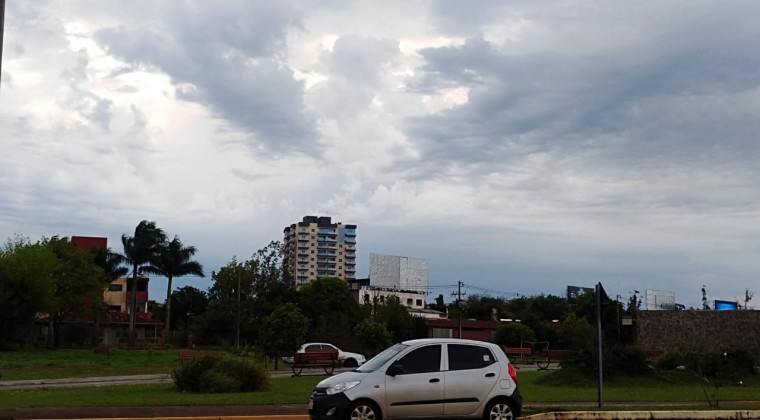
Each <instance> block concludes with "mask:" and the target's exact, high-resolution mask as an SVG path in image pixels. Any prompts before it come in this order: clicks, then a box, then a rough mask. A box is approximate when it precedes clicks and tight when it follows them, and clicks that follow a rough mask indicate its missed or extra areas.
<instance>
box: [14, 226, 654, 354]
mask: <svg viewBox="0 0 760 420" xmlns="http://www.w3.org/2000/svg"><path fill="white" fill-rule="evenodd" d="M121 245H122V252H121V253H119V252H116V251H114V250H112V249H96V250H93V251H92V252H85V251H82V250H79V249H78V248H76V247H75V246H74V245H73V244H72V243H71V241H70V240H69V239H68V238H61V237H53V238H49V239H47V238H43V239H42V240H40V241H37V242H31V241H30V240H28V239H27V238H23V237H16V238H13V239H9V240H8V241H7V243H6V244H5V245H4V247H2V249H0V303H1V304H2V311H3V316H2V317H0V346H2V348H8V347H13V346H19V345H27V344H31V343H32V342H33V338H34V337H33V334H34V331H35V329H34V325H33V321H34V319H35V317H36V316H38V315H39V314H41V313H44V314H48V315H49V317H50V322H51V325H52V328H51V330H52V336H53V344H54V345H57V343H58V341H57V340H58V336H59V333H58V331H59V329H60V327H61V326H62V325H64V324H65V323H66V322H70V321H72V320H74V319H82V318H87V319H98V317H99V316H100V315H101V314H102V313H103V312H104V311H105V310H106V306H105V303H104V302H103V290H104V288H105V287H107V285H108V284H109V283H110V282H111V281H113V280H115V279H117V278H119V277H125V276H128V277H129V278H131V279H132V281H133V283H132V284H133V285H134V284H135V280H136V279H137V278H138V277H140V276H145V275H148V274H154V275H160V276H163V277H165V278H166V279H167V298H166V300H165V302H164V303H162V304H158V303H155V302H149V306H150V308H149V311H150V312H151V313H153V316H154V318H155V319H156V320H159V321H162V322H163V323H164V331H165V334H166V335H165V343H166V344H167V345H174V346H185V345H187V344H189V343H190V341H191V340H192V343H193V344H195V345H209V346H212V345H213V346H228V347H233V346H234V347H235V348H237V349H243V350H245V349H252V348H254V347H255V348H256V349H257V350H261V351H263V352H265V353H266V354H268V355H269V356H272V357H275V356H281V355H285V354H288V353H290V352H292V351H293V350H295V348H297V347H298V346H300V344H302V343H303V342H305V341H321V342H330V343H333V344H335V345H338V346H339V347H342V348H346V349H349V350H355V351H362V352H364V353H366V354H367V355H372V354H375V353H376V352H378V351H380V350H382V349H383V348H384V347H386V346H387V345H389V344H390V343H393V342H398V341H402V340H405V339H410V338H419V337H426V336H427V335H428V330H427V326H426V325H425V322H424V319H421V318H418V317H413V316H411V315H410V314H409V313H408V311H407V309H406V308H405V307H404V305H402V304H401V302H400V300H399V299H398V298H396V297H391V298H390V299H386V300H385V301H383V302H378V301H376V300H375V301H373V302H371V304H369V305H360V303H359V300H358V299H357V298H356V297H353V296H352V295H351V292H350V291H349V288H348V284H347V282H346V281H344V280H342V279H340V278H336V277H325V278H320V279H318V280H316V281H314V282H312V283H310V284H308V285H305V286H303V287H301V288H296V287H295V286H294V281H293V279H292V278H291V277H290V275H289V272H288V270H287V269H286V267H287V261H286V257H285V255H284V253H283V247H282V244H281V243H280V242H277V241H273V242H271V243H270V244H268V245H267V246H265V247H264V248H262V249H260V250H258V251H256V252H254V253H253V254H252V255H251V257H249V258H248V259H246V260H244V261H238V260H237V258H236V257H233V258H232V260H231V261H230V262H229V263H227V264H226V265H224V266H223V267H221V268H219V269H218V270H215V271H212V273H211V281H212V285H211V286H210V287H209V288H208V289H207V290H205V291H204V290H200V289H198V288H195V287H191V286H186V287H182V288H179V289H177V290H172V281H173V279H174V278H177V277H181V276H186V275H195V276H203V275H204V271H203V267H202V265H201V264H199V263H198V262H197V261H194V260H193V258H194V255H195V254H196V253H197V249H196V248H195V247H193V246H187V245H185V244H183V243H182V242H181V241H180V239H179V237H177V236H174V237H173V239H171V240H170V239H169V236H168V235H167V234H166V233H165V232H164V231H163V230H162V229H160V228H159V227H158V226H156V224H155V222H150V221H146V220H143V221H141V222H140V223H139V224H138V225H137V226H136V227H135V230H134V233H133V234H131V235H127V234H124V235H122V238H121ZM135 295H136V294H135V293H133V294H132V297H133V299H134V298H135ZM637 299H638V297H637V295H635V294H634V295H632V298H631V301H629V302H628V307H627V308H623V304H622V303H620V302H610V304H609V305H608V307H606V308H605V312H606V313H607V314H613V315H614V316H612V315H610V316H607V317H606V318H605V321H604V323H603V325H604V334H605V338H606V339H608V340H611V341H613V342H619V343H623V344H624V343H631V342H633V340H634V339H635V337H634V336H633V329H632V328H631V329H623V330H621V329H620V318H621V317H622V316H624V315H628V316H631V315H633V314H635V311H636V310H637V308H638V306H640V300H637ZM134 303H135V302H134V301H133V302H132V307H134ZM431 307H432V308H434V309H438V310H440V311H442V312H446V313H448V316H449V318H452V319H457V318H459V317H461V318H464V319H477V320H489V319H505V318H509V319H512V320H513V321H515V322H511V323H505V324H504V325H503V326H501V327H500V328H499V329H498V330H497V331H496V333H495V335H494V337H493V338H494V341H496V342H499V343H501V344H504V345H516V346H520V345H526V343H535V342H548V343H551V344H550V345H551V346H552V347H554V348H563V347H566V346H578V345H579V337H583V340H582V341H584V343H586V344H588V340H593V328H592V327H591V325H593V324H592V323H593V322H594V319H595V318H594V307H593V299H591V297H589V296H585V297H584V296H582V297H581V298H580V299H579V300H578V302H577V303H576V304H574V305H569V304H568V303H567V301H566V300H565V299H564V298H561V297H557V296H551V295H548V296H545V295H540V296H532V297H520V298H516V299H503V298H496V297H491V296H483V295H471V296H469V297H468V298H467V299H466V300H464V301H461V302H459V304H455V303H453V302H452V303H448V304H447V303H444V300H443V296H442V295H439V296H438V297H437V298H436V299H435V302H434V303H433V304H432V305H431ZM131 312H132V314H134V313H135V311H131ZM517 320H519V322H516V321H517ZM134 328H135V321H134V318H133V317H131V319H130V332H132V333H133V332H134ZM589 331H590V332H589ZM92 334H93V336H97V328H96V330H95V331H93V332H92ZM133 336H134V335H133V334H130V337H133ZM96 340H97V337H95V338H94V340H93V341H92V342H93V343H96V342H97V341H96Z"/></svg>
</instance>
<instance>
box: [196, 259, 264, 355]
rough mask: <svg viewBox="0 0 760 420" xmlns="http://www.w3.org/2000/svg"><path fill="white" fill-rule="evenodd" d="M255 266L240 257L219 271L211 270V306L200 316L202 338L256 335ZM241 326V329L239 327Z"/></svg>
mask: <svg viewBox="0 0 760 420" xmlns="http://www.w3.org/2000/svg"><path fill="white" fill-rule="evenodd" d="M253 273H254V268H253V267H252V266H251V265H250V264H243V263H239V262H238V261H237V258H236V257H233V258H232V261H230V262H229V263H227V265H225V266H224V267H222V268H220V269H219V271H212V272H211V280H212V282H213V284H212V285H211V287H210V288H209V291H208V298H209V302H208V306H207V308H206V312H205V313H204V314H203V316H202V317H199V318H196V320H197V321H198V324H197V326H198V327H200V328H199V329H198V331H197V333H198V335H199V338H200V340H201V341H204V342H207V343H225V342H226V343H230V342H237V337H239V336H242V337H252V336H253V335H252V331H251V329H250V328H251V327H252V322H250V314H251V301H252V300H251V298H250V296H251V290H252V289H253ZM238 327H239V329H238Z"/></svg>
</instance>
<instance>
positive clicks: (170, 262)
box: [146, 236, 204, 340]
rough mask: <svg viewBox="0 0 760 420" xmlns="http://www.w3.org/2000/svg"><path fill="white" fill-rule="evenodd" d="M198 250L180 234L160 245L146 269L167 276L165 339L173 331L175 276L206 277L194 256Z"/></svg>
mask: <svg viewBox="0 0 760 420" xmlns="http://www.w3.org/2000/svg"><path fill="white" fill-rule="evenodd" d="M196 252H197V250H196V249H195V247H194V246H185V245H184V244H182V241H180V240H179V237H178V236H175V237H174V239H172V240H171V242H163V243H161V244H160V245H159V247H158V253H157V254H155V255H153V256H152V258H151V265H150V266H149V267H147V268H146V271H149V272H152V273H153V274H159V275H162V276H164V277H166V278H167V285H166V321H165V326H164V334H165V337H164V338H165V339H167V340H168V338H169V334H170V333H171V305H172V299H171V297H172V280H173V279H174V277H182V276H188V275H195V276H200V277H204V274H203V266H202V265H201V264H200V263H198V262H197V261H193V260H192V257H193V255H195V253H196Z"/></svg>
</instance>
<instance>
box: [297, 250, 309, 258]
mask: <svg viewBox="0 0 760 420" xmlns="http://www.w3.org/2000/svg"><path fill="white" fill-rule="evenodd" d="M298 255H299V256H301V257H305V256H308V255H309V251H298Z"/></svg>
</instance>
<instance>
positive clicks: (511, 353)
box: [502, 347, 533, 357]
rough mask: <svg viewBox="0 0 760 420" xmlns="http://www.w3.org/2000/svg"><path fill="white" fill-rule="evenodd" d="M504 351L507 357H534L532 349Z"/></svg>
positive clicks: (520, 348) (522, 348) (515, 348)
mask: <svg viewBox="0 0 760 420" xmlns="http://www.w3.org/2000/svg"><path fill="white" fill-rule="evenodd" d="M502 349H503V350H504V353H505V354H506V355H507V356H518V357H526V356H532V355H533V349H531V348H530V347H503V348H502Z"/></svg>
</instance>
